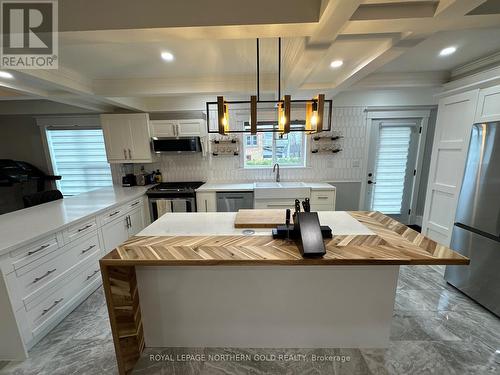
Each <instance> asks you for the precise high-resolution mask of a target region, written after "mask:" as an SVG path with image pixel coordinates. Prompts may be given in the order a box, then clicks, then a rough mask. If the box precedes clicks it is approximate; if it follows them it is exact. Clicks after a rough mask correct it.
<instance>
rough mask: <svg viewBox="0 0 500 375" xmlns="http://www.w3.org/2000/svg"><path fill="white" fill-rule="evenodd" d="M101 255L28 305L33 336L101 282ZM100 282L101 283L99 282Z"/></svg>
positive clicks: (87, 262) (83, 264)
mask: <svg viewBox="0 0 500 375" xmlns="http://www.w3.org/2000/svg"><path fill="white" fill-rule="evenodd" d="M98 260H99V254H96V255H95V256H93V257H92V258H91V259H89V260H88V261H85V262H82V263H81V264H80V266H79V267H78V268H77V269H76V270H75V271H73V272H72V275H71V277H65V278H64V279H62V280H61V281H60V282H59V283H58V284H57V285H56V286H55V287H54V288H51V289H50V290H48V291H47V292H46V293H43V294H41V295H40V296H39V297H38V298H37V299H34V300H33V301H31V303H30V304H29V305H27V315H28V320H29V322H30V327H31V330H32V333H33V336H35V337H36V336H37V335H38V334H39V333H40V332H41V331H42V330H43V329H44V328H45V327H46V326H47V325H48V324H50V321H51V319H56V318H57V315H58V313H59V312H60V311H61V310H62V309H64V307H66V306H68V305H69V304H71V303H73V302H74V300H75V298H80V295H81V292H82V291H84V290H85V289H87V288H88V287H90V286H91V285H92V284H95V283H96V282H98V280H100V278H101V274H100V271H99V262H98ZM99 282H100V281H99Z"/></svg>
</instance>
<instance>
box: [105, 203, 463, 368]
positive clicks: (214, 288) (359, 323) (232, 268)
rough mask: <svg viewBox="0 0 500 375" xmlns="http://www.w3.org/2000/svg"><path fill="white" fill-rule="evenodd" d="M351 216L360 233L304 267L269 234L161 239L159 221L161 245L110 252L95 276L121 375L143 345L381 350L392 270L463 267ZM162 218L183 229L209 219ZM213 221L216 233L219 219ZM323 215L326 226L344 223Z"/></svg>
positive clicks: (152, 241)
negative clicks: (421, 266)
mask: <svg viewBox="0 0 500 375" xmlns="http://www.w3.org/2000/svg"><path fill="white" fill-rule="evenodd" d="M344 214H345V213H344ZM348 214H349V216H350V217H351V218H352V219H355V221H357V223H361V224H362V226H363V227H364V228H366V231H363V230H359V228H357V229H356V230H353V232H354V233H356V234H348V233H349V229H348V228H347V229H345V228H344V233H342V234H339V235H334V237H333V238H332V239H329V240H326V241H325V245H326V249H327V254H326V255H325V257H323V258H321V259H303V258H302V257H301V256H300V254H299V251H298V249H297V247H296V245H295V244H294V243H293V242H287V241H286V240H275V239H272V237H271V236H270V235H268V234H266V233H258V235H254V236H243V235H234V234H230V233H229V232H231V231H228V233H224V232H225V231H224V230H221V228H218V229H217V230H214V232H215V233H220V234H216V235H207V233H206V232H207V230H208V231H210V229H207V228H204V230H203V231H204V232H205V234H203V235H183V234H184V233H185V232H183V231H182V230H179V232H180V233H181V234H180V235H168V236H164V235H163V234H165V233H163V232H162V231H161V230H159V229H158V228H159V227H160V225H161V223H158V222H156V223H153V224H152V225H151V227H152V228H153V226H154V225H156V229H155V228H153V229H154V230H156V231H157V232H158V234H162V235H159V236H150V235H148V236H142V237H134V238H132V239H131V240H129V241H127V242H126V243H124V244H123V245H122V246H119V247H118V248H117V249H115V250H113V251H112V252H111V253H109V254H108V255H106V256H105V257H104V258H103V259H102V260H101V271H102V275H103V283H104V289H105V294H106V300H107V304H108V310H109V315H110V322H111V327H112V331H113V338H114V342H115V350H116V354H117V360H118V364H119V369H120V372H121V373H128V372H129V371H131V369H132V368H133V366H134V364H135V362H136V361H137V359H138V357H139V355H140V353H141V352H142V350H143V349H144V346H145V345H147V346H148V347H170V346H178V347H221V346H224V347H275V348H276V347H282V348H285V347H289V348H290V347H295V348H301V347H303V348H305V347H386V346H387V345H388V342H389V333H390V324H391V319H392V311H393V306H394V299H395V294H396V286H397V278H398V271H399V265H418V264H455V265H457V264H464V265H465V264H468V259H467V258H465V257H463V256H461V255H459V254H457V253H455V252H454V251H452V250H450V249H448V248H446V247H444V246H442V245H439V244H437V243H436V242H434V241H432V240H430V239H429V238H426V237H425V236H423V235H421V234H419V233H417V232H415V231H413V230H411V229H409V228H408V227H406V226H404V225H403V224H400V223H398V222H396V221H395V220H393V219H391V218H389V217H387V216H385V215H383V214H381V213H378V212H349V213H348ZM169 215H170V216H169V217H168V218H165V219H164V220H165V221H166V220H172V221H175V222H176V223H177V224H176V225H180V226H182V224H180V221H182V220H191V223H192V224H193V225H194V222H195V221H196V220H197V219H196V218H198V219H199V220H204V219H203V216H199V215H208V214H190V215H198V216H188V217H187V216H186V215H185V214H184V215H181V214H169ZM175 215H177V216H175ZM211 215H212V216H210V218H208V216H207V217H206V219H207V218H208V219H210V220H212V219H213V217H217V215H218V214H211ZM213 215H215V216H213ZM219 215H221V216H220V217H221V223H222V224H221V225H223V223H224V222H225V221H224V220H225V219H224V218H226V219H227V214H225V216H224V215H222V214H219ZM323 215H324V216H323V218H322V217H321V216H320V219H321V221H322V224H326V225H329V224H330V223H327V222H324V220H328V218H329V217H336V216H338V217H342V216H341V215H342V213H331V214H330V216H325V215H327V214H323ZM181 219H182V220H181ZM160 220H161V219H160ZM332 220H333V219H332ZM342 220H344V221H345V220H346V217H342ZM227 222H230V220H229V221H227ZM215 224H217V223H215ZM185 225H187V226H189V225H190V223H189V222H186V223H185ZM336 226H338V225H336V223H333V225H332V227H333V228H334V233H336V231H335V228H336ZM222 229H223V228H222ZM200 231H201V232H203V231H202V230H200ZM144 232H145V233H147V234H152V233H151V230H150V231H149V232H148V230H147V229H146V230H145V231H144ZM346 266H349V267H346Z"/></svg>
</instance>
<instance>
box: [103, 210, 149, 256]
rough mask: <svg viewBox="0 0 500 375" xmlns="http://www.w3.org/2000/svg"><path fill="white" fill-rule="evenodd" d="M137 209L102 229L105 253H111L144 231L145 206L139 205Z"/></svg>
mask: <svg viewBox="0 0 500 375" xmlns="http://www.w3.org/2000/svg"><path fill="white" fill-rule="evenodd" d="M132 204H133V203H132ZM136 207H137V208H135V209H132V210H131V211H128V212H126V213H125V214H124V215H122V216H120V217H117V218H115V219H114V220H113V221H110V222H108V223H107V224H105V225H104V226H103V227H102V238H103V241H104V251H105V253H108V252H110V251H111V250H113V249H114V248H116V247H117V246H118V245H120V244H122V243H123V242H125V241H126V240H128V239H129V237H131V236H134V235H136V234H137V233H139V232H140V231H141V230H142V229H144V227H145V223H144V212H143V206H142V204H139V205H137V206H136Z"/></svg>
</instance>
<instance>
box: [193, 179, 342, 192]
mask: <svg viewBox="0 0 500 375" xmlns="http://www.w3.org/2000/svg"><path fill="white" fill-rule="evenodd" d="M259 182H260V181H259ZM262 182H264V181H262ZM270 182H274V181H270ZM282 182H287V181H282ZM301 182H302V183H303V184H304V187H305V188H310V189H311V190H335V186H333V185H330V184H329V183H327V182H308V181H301ZM254 189H255V184H254V183H253V182H244V183H237V182H234V183H233V182H207V183H205V184H203V185H201V186H200V187H199V188H198V189H196V191H197V192H200V193H201V192H211V191H253V190H254Z"/></svg>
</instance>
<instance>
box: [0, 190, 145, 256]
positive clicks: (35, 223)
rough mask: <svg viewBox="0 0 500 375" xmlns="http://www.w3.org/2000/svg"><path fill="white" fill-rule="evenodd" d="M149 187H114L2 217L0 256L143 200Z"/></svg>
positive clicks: (0, 221)
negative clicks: (104, 212) (132, 202)
mask: <svg viewBox="0 0 500 375" xmlns="http://www.w3.org/2000/svg"><path fill="white" fill-rule="evenodd" d="M150 187H151V186H134V187H121V186H118V185H115V186H112V187H106V188H102V189H97V190H93V191H90V192H88V193H83V194H79V195H75V196H73V197H68V198H64V199H60V200H57V201H54V202H49V203H44V204H41V205H38V206H34V207H30V208H25V209H22V210H19V211H14V212H9V213H7V214H3V215H0V255H1V254H2V253H5V252H7V251H10V250H12V249H13V248H16V247H18V246H21V245H24V244H26V243H29V242H32V241H35V240H37V239H39V238H41V237H43V236H46V235H49V234H51V233H54V232H57V231H59V230H61V229H63V228H64V227H67V226H69V225H71V224H73V223H75V222H77V221H79V220H84V219H86V218H88V217H91V216H94V215H97V214H99V213H101V212H102V211H105V210H107V209H109V208H112V207H114V206H119V205H121V204H123V203H125V202H127V201H129V200H132V199H135V198H137V197H140V196H142V195H144V194H145V193H146V190H148V189H149V188H150Z"/></svg>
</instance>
